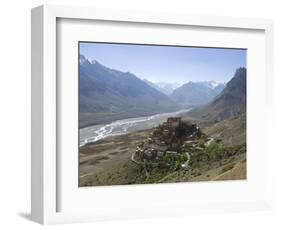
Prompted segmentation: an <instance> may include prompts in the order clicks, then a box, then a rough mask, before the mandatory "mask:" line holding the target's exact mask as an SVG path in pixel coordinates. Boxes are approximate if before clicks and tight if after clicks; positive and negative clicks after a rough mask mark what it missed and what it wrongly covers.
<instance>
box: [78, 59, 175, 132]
mask: <svg viewBox="0 0 281 230" xmlns="http://www.w3.org/2000/svg"><path fill="white" fill-rule="evenodd" d="M79 62H80V65H79V66H80V68H79V72H80V78H79V79H80V84H79V88H80V94H79V96H80V100H79V106H80V111H79V123H80V127H85V126H89V125H94V124H100V123H107V122H111V121H114V120H118V119H125V118H130V117H138V116H146V115H151V114H155V113H164V112H172V111H176V110H179V109H180V106H178V105H177V104H176V103H175V102H174V101H173V100H172V99H170V98H169V97H168V96H167V95H165V94H164V93H162V92H160V91H158V90H156V89H155V88H153V87H151V86H149V85H148V84H147V83H145V82H144V81H142V80H141V79H139V78H137V77H136V76H135V75H134V74H132V73H129V72H121V71H118V70H114V69H110V68H108V67H105V66H103V65H102V64H100V63H99V62H97V61H94V60H89V59H87V58H85V56H83V55H80V60H79Z"/></svg>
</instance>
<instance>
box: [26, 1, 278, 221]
mask: <svg viewBox="0 0 281 230" xmlns="http://www.w3.org/2000/svg"><path fill="white" fill-rule="evenodd" d="M272 31H273V25H272V22H271V21H270V20H265V19H241V18H228V17H207V16H206V17H197V16H188V15H172V14H171V15H169V14H157V13H147V12H146V13H145V12H128V11H124V12H123V11H112V10H110V11H102V10H99V9H85V8H77V7H63V6H41V7H38V8H35V9H33V10H32V205H31V206H32V219H33V220H35V221H37V222H40V223H43V224H52V223H65V222H79V221H95V220H106V219H124V218H145V217H153V216H155V217H156V216H172V215H186V214H189V213H205V212H220V211H224V212H225V211H231V212H233V211H243V210H259V209H268V208H270V207H271V190H272V189H271V185H272V178H271V168H270V160H271V159H272V158H271V157H270V154H271V152H270V147H269V146H270V141H268V140H269V139H270V138H268V137H269V136H270V135H271V134H270V127H271V125H270V120H271V119H270V116H271V112H272V107H273V104H274V100H273V96H272V91H271V86H272V84H273V71H272V69H273V66H272V57H273V41H272ZM261 121H263V122H262V123H263V124H264V125H261ZM257 129H258V131H257ZM265 162H266V163H265Z"/></svg>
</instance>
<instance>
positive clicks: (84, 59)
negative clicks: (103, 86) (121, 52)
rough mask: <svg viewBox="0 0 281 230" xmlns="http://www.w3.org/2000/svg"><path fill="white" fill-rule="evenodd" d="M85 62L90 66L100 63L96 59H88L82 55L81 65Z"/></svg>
mask: <svg viewBox="0 0 281 230" xmlns="http://www.w3.org/2000/svg"><path fill="white" fill-rule="evenodd" d="M85 62H88V63H90V64H97V63H98V62H97V61H96V60H95V59H92V58H86V57H85V56H84V55H80V58H79V63H80V64H84V63H85Z"/></svg>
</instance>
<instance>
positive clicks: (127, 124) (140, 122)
mask: <svg viewBox="0 0 281 230" xmlns="http://www.w3.org/2000/svg"><path fill="white" fill-rule="evenodd" d="M190 110H191V109H185V110H180V111H176V112H170V113H159V114H155V115H152V116H146V117H135V118H128V119H122V120H117V121H113V122H111V123H109V124H104V125H93V126H89V127H86V128H82V129H80V146H83V145H85V144H87V143H91V142H96V141H98V140H101V139H104V138H106V137H109V136H116V135H122V134H126V133H130V132H134V131H139V130H144V129H150V128H153V127H155V126H157V125H159V124H161V123H163V122H164V121H166V120H167V118H168V117H177V116H181V115H182V114H183V113H186V112H188V111H190Z"/></svg>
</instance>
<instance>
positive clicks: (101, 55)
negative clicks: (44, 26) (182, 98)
mask: <svg viewBox="0 0 281 230" xmlns="http://www.w3.org/2000/svg"><path fill="white" fill-rule="evenodd" d="M246 53H247V51H246V50H245V49H226V48H203V47H176V46H157V45H132V44H112V43H93V42H83V43H82V42H81V43H80V54H82V55H84V56H85V57H86V58H90V59H92V60H96V61H98V62H99V63H100V64H102V65H104V66H106V67H109V68H111V69H116V70H119V71H123V72H130V73H133V74H135V75H136V76H137V77H138V78H140V79H147V80H149V81H152V82H167V83H178V84H184V83H187V82H189V81H194V82H197V81H210V80H214V81H216V82H222V83H226V82H228V81H229V80H230V79H231V78H232V77H233V75H234V73H235V70H236V69H237V68H239V67H246Z"/></svg>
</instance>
